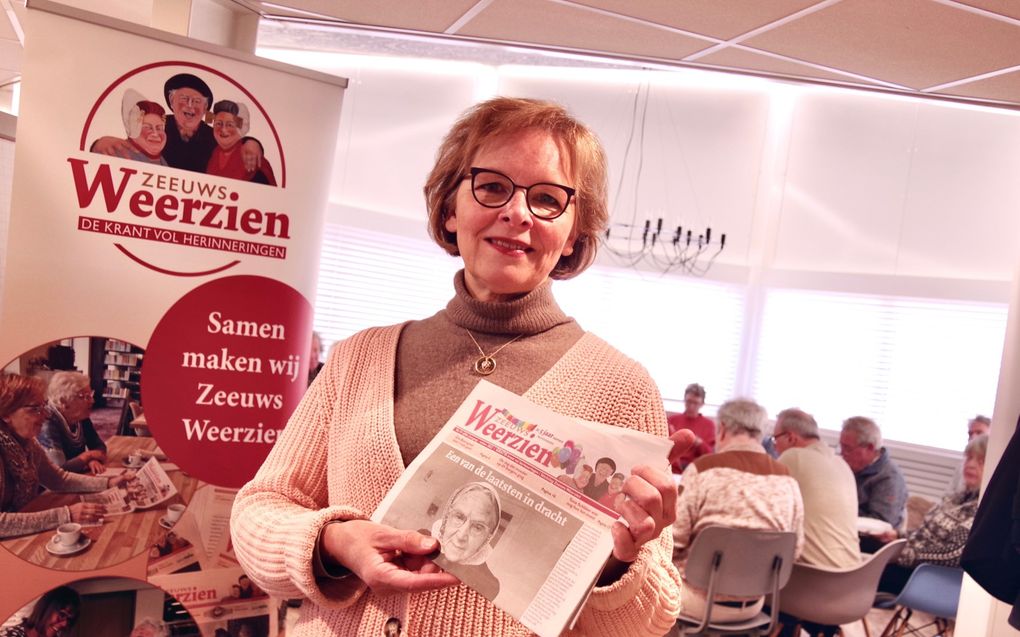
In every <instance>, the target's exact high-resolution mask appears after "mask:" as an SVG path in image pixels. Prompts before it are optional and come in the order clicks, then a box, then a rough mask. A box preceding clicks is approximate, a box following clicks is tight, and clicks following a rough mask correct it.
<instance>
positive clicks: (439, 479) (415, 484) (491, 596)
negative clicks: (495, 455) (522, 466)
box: [382, 445, 581, 616]
mask: <svg viewBox="0 0 1020 637" xmlns="http://www.w3.org/2000/svg"><path fill="white" fill-rule="evenodd" d="M448 452H453V448H452V447H449V446H447V445H441V446H440V450H439V451H437V452H436V453H434V454H433V456H432V458H431V459H430V460H429V461H427V462H425V463H424V464H422V466H421V467H419V468H418V470H417V472H416V473H415V476H414V478H413V479H412V480H411V481H410V482H408V484H407V486H406V487H405V488H404V489H403V491H402V492H401V493H400V495H399V496H398V497H397V499H396V500H395V501H394V502H393V504H392V505H391V506H390V507H389V510H388V512H387V513H386V515H385V516H384V517H383V520H382V521H383V523H384V524H388V525H391V526H393V527H394V528H402V529H413V530H416V531H418V532H419V533H423V534H426V535H431V536H432V537H435V538H437V539H439V545H440V548H439V554H438V555H433V556H431V557H432V559H433V560H434V561H435V563H436V564H437V565H439V566H440V567H441V568H442V569H443V570H445V571H447V572H449V573H452V574H454V575H456V576H457V577H458V578H459V579H460V580H461V581H462V582H464V583H465V584H467V585H468V586H470V587H471V588H473V589H475V590H476V591H477V592H478V593H479V594H480V595H482V596H483V597H485V598H486V599H488V600H489V601H492V602H494V603H495V604H497V605H498V606H499V607H501V608H503V609H504V610H506V611H507V612H509V613H514V614H516V615H517V616H520V615H521V614H522V613H523V612H524V610H525V609H526V608H527V607H528V605H529V604H530V603H531V602H532V600H533V599H534V597H535V595H536V594H537V593H538V590H539V588H541V586H542V584H543V583H544V582H545V579H546V578H547V577H548V575H549V572H550V571H551V570H552V569H553V567H554V566H555V565H556V562H557V560H559V559H560V556H561V555H562V554H563V551H564V550H565V549H566V547H567V545H568V544H569V543H570V540H571V539H572V538H573V537H574V535H575V534H576V533H577V532H578V531H579V530H580V528H581V523H580V522H579V521H578V520H577V519H576V518H574V517H573V516H570V515H566V514H564V515H563V516H562V517H563V519H565V522H564V524H562V525H560V524H557V523H554V522H551V521H550V520H549V519H548V518H546V517H544V516H542V515H540V514H538V513H537V512H536V510H535V508H534V507H535V504H536V503H538V502H539V501H541V500H543V498H542V497H541V496H534V497H533V494H526V493H521V492H517V493H516V494H514V493H513V492H504V491H501V490H500V489H498V488H497V487H496V486H494V485H500V484H513V480H511V479H509V477H508V476H506V475H504V474H502V473H501V472H499V471H497V470H496V469H494V468H491V467H488V466H482V465H480V464H477V463H473V464H472V463H469V464H468V465H467V466H465V465H464V464H460V463H456V464H455V463H453V462H452V461H451V460H449V459H448V458H447V455H448ZM472 462H473V461H472ZM556 510H557V511H558V510H559V509H556ZM536 538H541V539H540V541H536ZM522 543H526V545H527V547H528V548H527V559H521V552H520V551H519V550H514V549H512V548H511V547H513V546H517V547H520V546H522Z"/></svg>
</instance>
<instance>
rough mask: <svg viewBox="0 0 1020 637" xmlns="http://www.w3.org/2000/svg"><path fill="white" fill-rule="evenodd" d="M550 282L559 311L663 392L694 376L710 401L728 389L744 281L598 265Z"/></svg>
mask: <svg viewBox="0 0 1020 637" xmlns="http://www.w3.org/2000/svg"><path fill="white" fill-rule="evenodd" d="M555 285H556V287H555V290H556V298H557V300H558V301H559V302H560V305H562V307H563V309H564V311H566V312H567V314H570V315H571V316H574V317H576V318H577V320H578V322H579V323H580V324H581V326H582V327H583V328H585V329H586V330H589V331H592V332H594V333H596V334H598V335H599V336H600V337H602V338H603V339H605V340H606V341H608V342H609V343H612V344H613V345H614V346H615V347H617V348H618V349H619V350H620V351H622V352H623V353H625V354H627V355H628V356H630V357H631V358H633V359H635V360H637V361H639V362H641V364H642V365H644V366H645V367H646V368H648V372H649V373H650V374H651V375H652V378H654V379H655V382H656V384H658V386H659V391H660V392H662V395H663V398H666V399H667V400H676V401H682V400H683V392H684V388H685V387H687V385H689V384H690V383H694V382H697V383H701V384H702V385H704V386H705V387H706V389H707V390H708V392H709V396H708V399H709V401H710V402H712V403H714V404H719V403H721V402H722V401H723V400H726V399H727V398H729V397H731V396H733V395H734V393H735V390H736V374H737V363H738V360H739V356H740V339H741V332H742V329H743V323H744V289H743V286H735V285H724V284H720V283H714V282H711V281H706V280H703V279H694V278H691V277H683V276H678V275H668V274H667V275H660V274H651V273H647V272H638V271H635V270H631V269H619V268H608V267H599V266H596V267H592V268H591V269H589V270H588V271H586V272H585V273H584V274H582V275H581V276H579V277H577V278H576V279H571V280H569V281H562V282H558V283H556V284H555Z"/></svg>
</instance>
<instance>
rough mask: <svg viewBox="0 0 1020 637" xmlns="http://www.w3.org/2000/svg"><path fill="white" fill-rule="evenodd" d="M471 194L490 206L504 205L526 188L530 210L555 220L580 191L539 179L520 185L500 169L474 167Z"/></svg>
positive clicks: (546, 218) (481, 202)
mask: <svg viewBox="0 0 1020 637" xmlns="http://www.w3.org/2000/svg"><path fill="white" fill-rule="evenodd" d="M468 178H470V179H471V194H472V195H474V197H475V201H477V202H478V203H479V204H481V205H483V206H485V207H486V208H500V207H502V206H505V205H506V204H507V203H508V202H509V201H510V200H511V199H513V196H514V192H515V191H516V190H518V189H520V190H523V191H524V200H525V201H526V202H527V203H528V210H530V211H531V214H533V215H535V216H536V217H538V218H539V219H544V220H546V221H552V220H553V219H555V218H556V217H559V216H560V215H562V214H563V213H564V212H566V210H567V206H568V205H570V198H571V197H573V196H574V194H575V193H576V192H577V191H576V190H574V189H573V188H571V187H570V186H563V185H561V184H552V183H546V182H539V183H537V184H531V185H530V186H518V185H517V184H515V183H514V182H513V180H512V179H510V178H509V177H507V176H506V175H504V174H503V173H501V172H499V171H497V170H491V169H489V168H476V167H472V168H471V174H470V175H466V176H465V177H464V179H468Z"/></svg>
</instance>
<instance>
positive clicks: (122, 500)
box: [81, 457, 177, 515]
mask: <svg viewBox="0 0 1020 637" xmlns="http://www.w3.org/2000/svg"><path fill="white" fill-rule="evenodd" d="M135 478H136V480H135V481H134V483H133V484H131V483H129V485H130V486H128V487H126V488H125V486H117V487H111V488H109V489H105V490H103V491H98V492H96V493H85V494H83V495H82V496H81V501H82V502H94V503H96V504H102V505H103V506H105V507H106V514H107V515H121V514H124V513H130V512H132V511H135V510H138V509H148V508H150V507H154V506H156V505H157V504H160V503H161V502H166V501H167V500H169V499H170V498H171V497H173V496H174V495H175V494H176V493H177V487H175V486H174V483H173V482H171V481H170V477H169V476H168V475H167V474H166V471H164V470H163V467H161V466H159V460H157V459H156V458H155V457H150V458H149V460H148V461H147V462H146V463H145V464H143V465H142V467H141V468H140V469H139V470H138V471H137V472H136V473H135Z"/></svg>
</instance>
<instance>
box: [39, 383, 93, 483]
mask: <svg viewBox="0 0 1020 637" xmlns="http://www.w3.org/2000/svg"><path fill="white" fill-rule="evenodd" d="M46 398H47V400H48V402H49V404H48V405H47V409H46V421H45V422H44V423H43V427H42V431H41V432H40V433H39V444H40V445H42V446H43V449H45V450H46V455H47V456H49V458H50V460H52V461H53V464H55V465H57V466H58V467H60V468H61V469H63V470H64V471H70V472H72V473H93V474H99V473H102V472H103V471H105V470H106V466H105V465H104V463H105V462H106V443H104V442H103V440H102V439H101V438H100V437H99V434H97V433H96V429H95V427H93V426H92V420H90V419H89V414H90V412H91V411H92V405H93V403H94V399H93V397H92V386H91V385H90V384H89V377H88V376H86V375H85V374H82V373H80V372H57V373H56V374H54V375H53V378H51V379H50V386H49V388H48V389H47V391H46Z"/></svg>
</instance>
